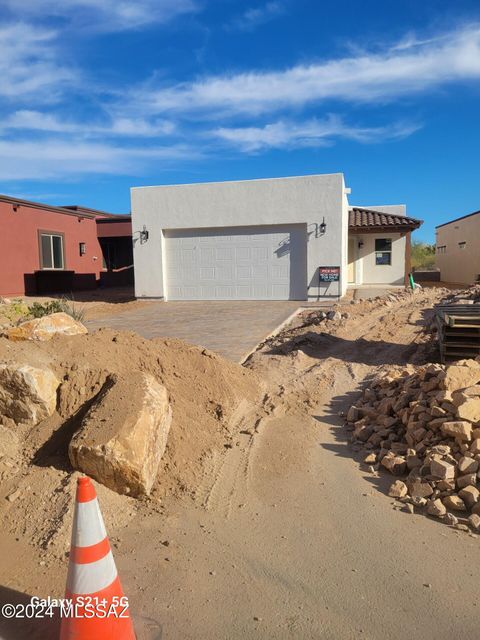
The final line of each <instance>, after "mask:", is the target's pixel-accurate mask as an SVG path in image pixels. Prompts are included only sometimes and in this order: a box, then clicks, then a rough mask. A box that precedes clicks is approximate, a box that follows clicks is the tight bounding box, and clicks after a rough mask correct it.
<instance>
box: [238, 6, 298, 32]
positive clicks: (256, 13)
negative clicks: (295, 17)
mask: <svg viewBox="0 0 480 640" xmlns="http://www.w3.org/2000/svg"><path fill="white" fill-rule="evenodd" d="M285 10H286V8H285V3H284V2H279V1H278V0H271V1H270V2H266V3H265V4H263V5H260V6H258V7H252V8H250V9H247V11H245V13H243V14H242V15H241V16H238V17H237V18H235V19H234V20H233V21H232V22H231V23H230V24H228V25H227V29H230V30H238V31H253V29H255V28H256V27H258V26H260V25H262V24H265V23H266V22H270V20H273V19H274V18H276V17H277V16H279V15H281V14H283V13H285Z"/></svg>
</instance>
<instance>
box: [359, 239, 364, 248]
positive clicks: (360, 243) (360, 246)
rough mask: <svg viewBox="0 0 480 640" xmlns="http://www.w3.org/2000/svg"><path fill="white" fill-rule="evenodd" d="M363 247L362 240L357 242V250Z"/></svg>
mask: <svg viewBox="0 0 480 640" xmlns="http://www.w3.org/2000/svg"><path fill="white" fill-rule="evenodd" d="M362 247H363V240H359V241H358V248H359V249H361V248H362Z"/></svg>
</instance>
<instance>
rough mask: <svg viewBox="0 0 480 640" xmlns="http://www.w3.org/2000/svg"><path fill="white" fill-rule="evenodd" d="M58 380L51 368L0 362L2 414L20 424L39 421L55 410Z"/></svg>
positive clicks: (0, 411) (0, 402)
mask: <svg viewBox="0 0 480 640" xmlns="http://www.w3.org/2000/svg"><path fill="white" fill-rule="evenodd" d="M59 384H60V380H58V379H57V377H56V376H55V374H54V373H53V372H52V371H50V369H37V368H35V367H31V366H30V365H28V364H0V414H1V415H4V416H6V417H7V418H11V419H12V420H13V421H14V422H16V423H17V424H18V423H20V422H22V423H25V424H31V425H35V424H38V423H39V422H41V421H42V420H44V419H45V418H48V416H51V415H52V413H53V412H54V411H55V407H56V405H57V389H58V386H59Z"/></svg>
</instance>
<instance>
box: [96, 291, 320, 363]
mask: <svg viewBox="0 0 480 640" xmlns="http://www.w3.org/2000/svg"><path fill="white" fill-rule="evenodd" d="M304 305H305V303H302V302H294V301H252V302H244V301H238V302H230V301H229V302H217V301H214V302H212V301H205V302H200V301H198V302H197V301H195V302H158V301H155V302H154V301H152V302H150V303H149V304H148V305H147V306H144V307H142V308H140V309H135V310H133V311H126V312H123V313H121V312H120V313H117V314H115V315H111V316H107V317H103V318H99V319H97V320H91V321H88V322H86V325H87V326H88V328H89V329H98V328H99V327H112V328H114V329H124V330H128V331H136V332H137V333H139V334H140V335H142V336H144V337H145V338H156V337H162V336H169V337H175V338H181V339H182V340H185V341H187V342H190V343H193V344H197V345H201V346H203V347H207V349H211V350H212V351H216V352H217V353H220V354H221V355H223V356H225V357H227V358H230V359H231V360H234V361H236V362H239V361H241V360H242V359H243V357H244V356H245V355H246V354H247V353H248V352H250V351H251V350H252V349H254V348H255V346H256V345H257V344H258V343H259V342H261V341H262V340H263V339H264V338H265V337H266V336H267V335H269V334H270V333H271V332H272V331H274V330H275V328H276V327H277V326H278V325H279V324H281V323H282V322H284V321H285V320H286V319H287V318H288V317H289V316H290V315H291V314H292V313H293V312H294V311H295V310H296V309H298V307H300V306H304ZM309 306H310V305H309Z"/></svg>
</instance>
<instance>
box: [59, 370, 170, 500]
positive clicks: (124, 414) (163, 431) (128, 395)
mask: <svg viewBox="0 0 480 640" xmlns="http://www.w3.org/2000/svg"><path fill="white" fill-rule="evenodd" d="M171 420H172V410H171V407H170V402H169V399H168V392H167V390H166V388H165V387H164V386H163V385H161V384H160V383H159V382H157V380H155V378H154V377H153V376H151V375H150V374H147V373H141V372H134V373H132V374H131V375H130V376H129V377H128V379H119V378H117V377H116V376H111V377H110V378H109V379H108V380H107V382H106V383H105V385H104V387H103V389H102V391H101V392H100V394H99V396H98V397H97V400H96V401H95V403H94V404H93V406H92V407H91V408H90V410H89V411H88V412H87V414H86V415H85V417H84V419H83V421H82V424H81V427H80V429H79V431H78V432H77V433H76V434H75V435H74V437H73V438H72V440H71V442H70V446H69V457H70V461H71V463H72V465H73V467H75V469H79V470H80V471H83V472H84V473H86V474H87V475H89V476H91V477H93V478H95V480H97V481H98V482H101V483H102V484H104V485H105V486H107V487H109V488H110V489H113V490H114V491H116V492H117V493H126V494H129V495H131V496H135V497H138V496H140V495H148V494H149V493H150V491H151V488H152V485H153V483H154V481H155V478H156V476H157V472H158V466H159V463H160V460H161V458H162V455H163V453H164V451H165V447H166V444H167V437H168V432H169V429H170V423H171Z"/></svg>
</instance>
